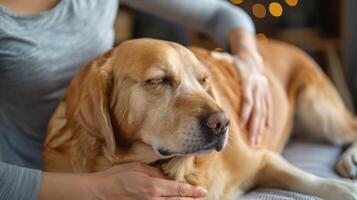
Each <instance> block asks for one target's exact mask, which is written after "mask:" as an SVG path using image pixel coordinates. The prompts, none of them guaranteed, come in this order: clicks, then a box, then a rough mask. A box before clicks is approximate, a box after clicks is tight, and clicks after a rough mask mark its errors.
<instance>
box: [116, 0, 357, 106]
mask: <svg viewBox="0 0 357 200" xmlns="http://www.w3.org/2000/svg"><path fill="white" fill-rule="evenodd" d="M227 1H228V2H229V3H231V4H232V5H233V6H238V7H240V8H242V9H244V10H245V11H246V12H247V13H248V14H249V15H250V16H251V18H252V19H253V21H254V23H255V25H256V32H257V38H258V39H259V40H262V41H266V40H270V39H277V40H282V41H286V42H289V43H292V44H294V45H297V46H299V47H300V48H302V49H304V50H305V51H306V52H307V53H309V54H310V55H311V56H312V57H313V58H314V59H315V60H316V61H317V62H318V63H319V64H320V66H321V68H322V69H323V70H324V71H325V73H326V74H327V75H328V76H329V77H330V79H331V80H332V82H333V83H334V84H335V86H336V87H337V89H338V91H339V93H340V95H341V96H342V98H343V100H344V102H345V104H346V105H347V107H348V108H349V109H350V110H351V111H353V112H354V111H355V108H357V1H356V0H227ZM115 26H116V30H117V32H116V43H117V44H119V43H120V42H122V41H124V40H127V39H131V38H138V37H151V38H158V39H164V40H171V41H176V42H178V43H181V44H183V45H196V46H201V47H205V48H208V49H211V50H216V51H221V48H220V47H219V46H217V44H215V43H214V41H213V40H212V38H210V36H208V35H205V34H203V33H200V32H197V31H195V30H186V29H184V28H183V27H181V26H178V25H176V24H173V23H170V22H168V21H165V20H162V19H161V18H158V17H155V16H153V15H150V14H146V13H142V12H139V11H136V10H132V9H130V8H128V7H126V6H125V5H121V6H120V12H119V15H118V19H117V21H116V25H115ZM355 66H356V67H355Z"/></svg>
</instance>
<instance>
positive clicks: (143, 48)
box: [79, 39, 229, 159]
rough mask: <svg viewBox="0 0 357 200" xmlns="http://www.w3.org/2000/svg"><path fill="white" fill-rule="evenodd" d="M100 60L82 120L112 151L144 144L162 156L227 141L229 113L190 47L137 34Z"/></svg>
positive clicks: (212, 147)
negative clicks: (219, 103)
mask: <svg viewBox="0 0 357 200" xmlns="http://www.w3.org/2000/svg"><path fill="white" fill-rule="evenodd" d="M99 62H100V63H98V64H97V67H96V68H95V70H92V72H91V73H89V74H88V76H93V78H92V79H93V80H92V81H91V82H90V84H92V86H91V85H89V86H87V87H86V88H87V89H88V90H91V91H93V92H92V93H91V92H88V94H89V96H90V97H88V98H86V99H84V100H85V101H87V102H83V103H82V105H80V107H86V108H83V109H84V110H86V112H91V113H87V114H88V115H90V117H89V118H88V117H87V120H86V119H84V120H82V122H83V124H85V125H86V127H87V128H88V130H90V131H91V132H92V133H93V134H97V135H98V134H99V135H101V137H102V138H103V141H105V145H106V149H107V150H109V151H115V150H116V149H117V148H130V147H131V146H133V144H135V143H141V144H144V145H146V146H148V147H149V149H151V150H152V152H153V153H154V154H155V155H157V158H158V159H161V158H167V157H171V156H177V155H188V154H200V153H207V152H210V151H213V150H216V151H220V150H221V149H222V148H223V147H224V145H225V144H226V142H227V134H228V124H229V118H228V116H227V114H225V113H224V111H223V110H222V109H221V108H220V107H219V106H218V105H217V102H216V100H215V98H214V94H213V90H212V83H211V80H210V79H211V78H210V72H209V71H208V70H207V68H205V67H204V66H203V65H202V64H201V63H200V62H199V61H198V60H197V58H196V57H195V55H194V54H193V53H192V52H191V51H189V50H188V49H187V48H185V47H183V46H181V45H179V44H176V43H172V42H165V41H159V40H152V39H137V40H131V41H127V42H125V43H123V44H121V45H120V46H119V47H117V48H116V49H115V50H114V52H113V54H112V55H111V56H109V58H106V59H105V61H99ZM88 78H90V77H88ZM88 107H90V108H88ZM79 110H81V109H79ZM88 110H91V111H88ZM83 118H86V117H85V116H83Z"/></svg>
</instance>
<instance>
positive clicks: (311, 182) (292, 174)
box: [258, 152, 357, 200]
mask: <svg viewBox="0 0 357 200" xmlns="http://www.w3.org/2000/svg"><path fill="white" fill-rule="evenodd" d="M258 185H259V186H265V187H276V188H281V189H286V190H291V191H295V192H300V193H304V194H308V195H314V196H318V197H321V198H323V199H330V200H336V199H344V200H347V199H351V200H352V199H354V200H357V185H356V184H353V183H347V182H342V181H338V180H334V179H327V178H321V177H317V176H315V175H313V174H310V173H308V172H305V171H303V170H301V169H299V168H297V167H294V166H293V165H291V164H290V163H288V162H287V161H286V160H285V159H284V158H282V157H281V156H280V155H278V154H276V153H273V152H268V153H267V154H266V163H265V166H263V168H262V171H261V173H259V177H258Z"/></svg>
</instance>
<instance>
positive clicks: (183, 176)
mask: <svg viewBox="0 0 357 200" xmlns="http://www.w3.org/2000/svg"><path fill="white" fill-rule="evenodd" d="M207 157H210V159H207ZM214 157H215V153H211V154H208V155H203V156H182V157H181V156H180V157H173V158H170V159H167V160H164V161H158V162H156V163H155V164H154V165H155V166H158V167H159V168H160V169H162V171H163V172H164V173H165V174H166V175H167V176H168V177H170V178H171V179H173V180H175V181H179V182H186V183H190V184H192V185H203V184H204V183H206V178H207V174H205V173H204V172H207V170H205V169H207V168H209V167H210V161H211V160H212V159H213V158H214Z"/></svg>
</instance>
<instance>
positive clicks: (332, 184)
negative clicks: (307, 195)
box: [321, 180, 357, 200]
mask: <svg viewBox="0 0 357 200" xmlns="http://www.w3.org/2000/svg"><path fill="white" fill-rule="evenodd" d="M323 188H324V189H325V190H323V195H321V196H323V197H324V199H331V200H336V199H343V200H357V184H356V183H349V182H344V181H338V180H330V181H328V182H327V184H324V185H323Z"/></svg>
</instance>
